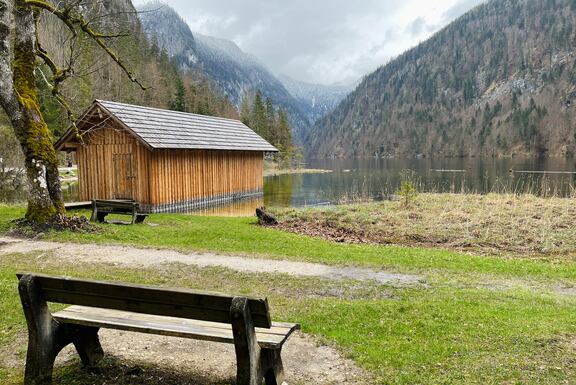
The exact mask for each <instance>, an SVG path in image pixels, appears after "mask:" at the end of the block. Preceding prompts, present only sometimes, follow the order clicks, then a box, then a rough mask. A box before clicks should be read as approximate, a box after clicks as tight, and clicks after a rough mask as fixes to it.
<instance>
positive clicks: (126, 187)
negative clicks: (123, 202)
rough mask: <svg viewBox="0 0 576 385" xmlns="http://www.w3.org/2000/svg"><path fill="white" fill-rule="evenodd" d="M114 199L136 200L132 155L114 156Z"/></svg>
mask: <svg viewBox="0 0 576 385" xmlns="http://www.w3.org/2000/svg"><path fill="white" fill-rule="evenodd" d="M112 158H113V160H114V199H134V180H135V179H136V176H135V175H134V169H133V162H132V154H114V155H112Z"/></svg>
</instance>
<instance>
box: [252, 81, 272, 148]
mask: <svg viewBox="0 0 576 385" xmlns="http://www.w3.org/2000/svg"><path fill="white" fill-rule="evenodd" d="M251 120H252V127H251V128H252V129H253V130H254V131H256V133H257V134H258V135H260V136H261V137H263V138H264V139H266V140H268V139H269V136H270V135H269V134H270V133H269V131H268V117H267V113H266V106H265V105H264V102H263V101H262V92H261V91H260V90H258V91H256V96H255V98H254V106H253V108H252V119H251Z"/></svg>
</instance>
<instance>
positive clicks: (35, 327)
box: [17, 273, 300, 385]
mask: <svg viewBox="0 0 576 385" xmlns="http://www.w3.org/2000/svg"><path fill="white" fill-rule="evenodd" d="M17 276H18V278H19V280H20V281H19V285H18V290H19V292H20V298H21V300H22V307H23V309H24V314H25V316H26V322H27V323H28V353H27V357H26V370H25V375H24V384H25V385H45V384H46V385H47V384H50V383H51V379H52V369H53V366H54V360H55V358H56V356H57V355H58V353H59V352H60V351H61V350H62V349H63V348H64V347H65V346H67V345H68V344H70V343H72V344H74V346H75V347H76V351H77V352H78V354H79V355H80V358H81V360H82V363H83V364H84V365H86V366H88V367H92V366H94V365H96V364H97V363H98V361H99V360H100V359H102V357H103V355H104V353H103V350H102V347H101V345H100V341H99V339H98V330H99V329H100V328H110V329H118V330H127V331H135V332H142V333H151V334H160V335H167V336H175V337H183V338H193V339H199V340H206V341H215V342H224V343H231V344H234V346H235V350H236V361H237V384H238V385H261V384H262V382H263V380H265V382H266V384H267V385H281V384H282V383H283V382H284V373H283V367H282V358H281V350H282V346H283V345H284V342H286V340H287V339H288V337H289V336H290V335H291V334H292V332H294V331H295V330H297V329H299V328H300V327H299V325H298V324H289V323H277V322H271V320H270V312H269V309H268V301H267V300H266V299H265V298H264V299H261V298H247V297H243V296H237V297H233V296H227V295H223V294H218V293H206V292H198V291H193V290H185V289H166V288H160V287H154V286H143V285H135V284H129V283H118V282H101V281H91V280H81V279H72V278H65V277H53V276H47V275H40V274H32V273H18V274H17ZM48 302H54V303H63V304H68V305H72V306H69V307H67V308H65V309H64V310H62V311H59V312H56V313H54V314H52V313H50V310H49V309H48V306H47V303H48Z"/></svg>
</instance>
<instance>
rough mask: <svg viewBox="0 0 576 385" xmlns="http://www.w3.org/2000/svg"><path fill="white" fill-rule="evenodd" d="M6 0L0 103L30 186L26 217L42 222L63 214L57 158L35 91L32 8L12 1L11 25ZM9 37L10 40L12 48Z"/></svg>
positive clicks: (1, 13) (0, 32) (0, 19)
mask: <svg viewBox="0 0 576 385" xmlns="http://www.w3.org/2000/svg"><path fill="white" fill-rule="evenodd" d="M10 1H11V0H0V104H1V105H2V107H3V109H4V111H6V113H7V114H8V117H9V118H10V121H11V123H12V127H13V129H14V132H15V133H16V137H17V138H18V140H19V142H20V146H21V147H22V152H23V153H24V157H25V167H26V175H27V179H28V185H29V189H30V197H29V200H28V209H27V212H26V218H27V219H28V220H31V221H37V222H45V221H47V220H48V219H50V218H52V217H53V216H55V215H56V214H58V213H64V204H63V200H62V192H61V187H60V179H59V176H58V159H57V156H56V151H55V150H54V146H53V145H52V134H51V132H50V130H49V129H48V126H47V124H46V122H45V121H44V118H43V116H42V113H41V112H40V105H39V102H38V94H37V91H36V76H35V73H34V69H35V66H36V51H35V49H36V47H35V24H34V14H33V10H32V8H31V7H30V6H29V5H27V4H26V3H25V2H24V1H23V0H13V1H14V4H13V5H14V8H13V9H12V13H13V18H14V19H13V24H11V20H10V6H11V4H9V3H10ZM12 25H13V26H14V33H13V35H12V34H11V26H12ZM11 39H14V46H13V49H11V46H10V43H11ZM11 58H12V62H13V63H14V65H13V67H12V66H11V65H10V63H11V60H10V59H11Z"/></svg>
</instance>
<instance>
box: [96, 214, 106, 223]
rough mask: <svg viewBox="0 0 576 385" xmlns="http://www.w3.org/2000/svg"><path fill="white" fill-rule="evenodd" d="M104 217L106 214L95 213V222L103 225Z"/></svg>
mask: <svg viewBox="0 0 576 385" xmlns="http://www.w3.org/2000/svg"><path fill="white" fill-rule="evenodd" d="M106 215H108V213H103V212H97V213H96V220H97V221H98V222H100V223H104V221H105V218H106Z"/></svg>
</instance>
